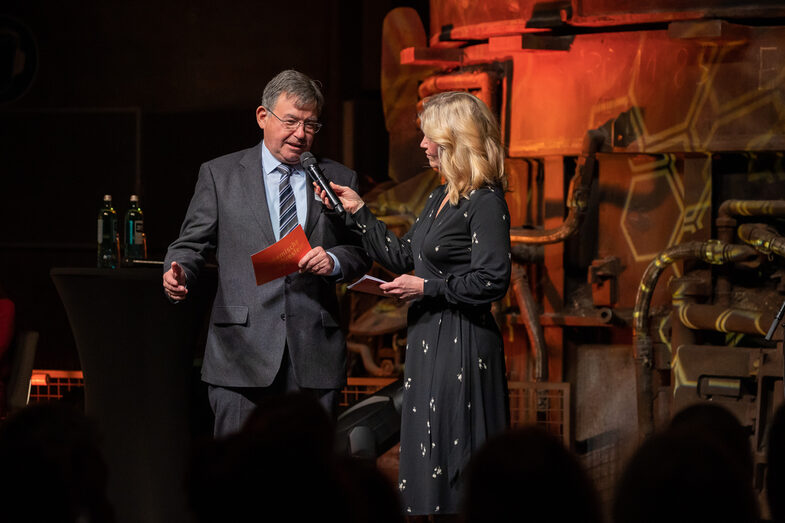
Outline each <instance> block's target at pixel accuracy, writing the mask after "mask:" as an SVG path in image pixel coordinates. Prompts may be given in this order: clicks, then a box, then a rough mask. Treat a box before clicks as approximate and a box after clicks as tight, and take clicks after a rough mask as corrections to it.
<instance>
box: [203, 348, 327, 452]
mask: <svg viewBox="0 0 785 523" xmlns="http://www.w3.org/2000/svg"><path fill="white" fill-rule="evenodd" d="M292 392H308V393H311V394H313V396H314V398H316V399H318V400H319V403H320V404H321V405H322V407H324V409H325V410H326V411H327V413H328V414H329V415H330V417H331V418H332V419H333V420H334V419H335V416H336V413H337V412H336V411H337V409H338V394H339V393H340V390H339V389H305V388H302V387H300V386H299V384H298V383H297V378H296V376H295V375H294V368H293V366H292V361H291V357H290V355H289V348H288V347H286V348H285V349H284V353H283V358H282V359H281V367H280V368H279V369H278V374H276V375H275V379H274V380H273V382H272V383H271V384H270V386H268V387H223V386H220V385H212V384H210V383H208V384H207V396H208V399H209V400H210V407H211V408H212V410H213V414H214V415H215V424H214V425H213V436H214V437H215V438H222V437H225V436H228V435H230V434H235V433H237V432H240V429H242V427H243V425H244V424H245V422H246V420H247V419H248V418H249V417H250V415H251V413H252V412H253V411H254V409H255V408H256V407H257V405H258V404H259V402H260V401H262V400H264V399H267V398H270V397H275V396H282V395H284V394H287V393H292Z"/></svg>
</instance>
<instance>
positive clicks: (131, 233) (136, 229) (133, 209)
mask: <svg viewBox="0 0 785 523" xmlns="http://www.w3.org/2000/svg"><path fill="white" fill-rule="evenodd" d="M123 238H124V243H123V252H124V253H125V256H124V258H123V263H124V264H125V265H133V261H134V260H146V259H147V237H146V236H145V234H144V215H143V214H142V209H141V208H140V207H139V197H138V196H137V195H135V194H132V195H131V202H130V204H129V205H128V211H126V213H125V218H124V220H123Z"/></svg>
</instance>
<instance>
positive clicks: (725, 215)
mask: <svg viewBox="0 0 785 523" xmlns="http://www.w3.org/2000/svg"><path fill="white" fill-rule="evenodd" d="M784 15H785V8H782V7H780V6H778V5H777V3H776V2H767V1H754V2H752V3H747V2H738V1H737V2H719V1H711V0H702V1H692V2H675V1H669V0H661V1H657V2H645V3H640V4H635V3H633V4H630V3H628V2H619V1H617V0H571V1H563V2H537V1H534V0H507V1H504V0H496V1H492V0H488V1H486V2H466V1H462V0H431V2H430V24H429V28H428V31H427V32H426V29H425V28H424V27H423V24H422V21H421V20H420V17H419V16H418V15H417V13H416V12H415V11H414V10H413V9H409V8H399V9H395V10H393V11H392V12H390V13H389V14H388V16H387V17H386V19H385V23H384V29H383V55H382V95H383V103H384V109H385V118H386V123H387V128H388V130H389V132H390V165H389V176H390V178H391V179H393V180H394V181H395V182H396V185H395V186H394V187H393V188H391V189H389V190H388V191H385V192H383V193H380V194H377V195H375V199H374V200H373V201H372V202H371V203H370V205H371V206H373V207H374V209H375V211H376V212H377V214H381V215H388V216H389V217H390V219H393V220H397V221H400V220H401V219H402V218H401V217H404V218H405V217H406V216H410V217H413V216H414V215H416V212H417V211H418V210H419V207H418V204H419V202H418V201H416V198H417V197H419V195H425V194H427V193H428V192H429V189H430V188H431V187H432V186H433V185H434V184H435V183H438V179H437V178H436V177H435V175H434V173H432V172H428V171H426V172H422V171H421V169H420V167H419V166H420V165H421V162H420V161H419V159H418V158H416V154H415V151H417V150H418V149H417V144H418V142H419V140H420V134H419V130H418V129H417V127H416V125H414V123H413V122H415V119H416V112H417V106H418V103H419V102H420V101H421V100H422V99H423V98H424V97H427V96H428V95H430V94H434V93H437V92H440V91H448V90H466V91H470V92H472V93H474V94H475V95H477V96H478V97H479V98H481V99H482V100H483V101H485V103H486V104H488V106H489V107H491V109H492V110H493V111H494V112H495V113H496V115H497V116H498V118H499V121H500V123H501V126H502V134H503V138H504V141H505V147H506V152H507V163H506V169H507V172H508V174H509V177H510V182H511V184H510V185H511V187H510V191H509V193H508V194H507V201H508V204H509V207H510V211H511V216H512V219H513V221H512V225H513V229H512V233H511V239H512V242H513V245H514V247H513V251H514V252H513V259H514V262H515V271H514V275H513V281H512V284H511V286H510V292H509V294H508V297H507V298H506V299H505V300H504V301H503V302H501V303H499V304H498V307H497V318H498V320H499V322H500V324H501V325H502V330H503V332H504V333H505V343H506V347H505V348H506V354H507V368H508V371H509V376H508V378H509V380H510V383H511V385H512V384H515V383H519V384H530V385H531V387H532V389H533V390H534V396H533V398H534V399H533V403H532V405H533V409H534V415H533V417H532V418H531V419H530V421H533V422H537V423H548V422H551V421H554V416H556V414H554V412H555V411H554V410H553V409H552V408H551V407H552V405H549V402H551V401H553V398H554V397H553V396H548V395H547V394H546V392H547V390H548V387H549V386H553V387H555V386H557V385H558V386H562V387H564V389H562V390H565V391H566V398H561V399H560V400H559V401H560V402H561V403H560V405H561V406H562V407H563V410H564V413H563V414H561V415H560V416H562V417H561V418H559V428H558V429H557V430H558V431H560V432H561V434H562V435H564V437H565V440H566V441H568V442H569V443H570V444H571V445H572V447H573V448H574V449H575V450H577V451H578V452H580V453H582V454H584V455H586V456H587V457H588V456H590V455H592V453H595V454H596V453H597V452H600V451H602V452H606V458H603V459H604V461H603V463H604V465H605V466H606V468H607V467H610V468H611V469H614V470H615V469H616V468H618V462H619V461H621V460H622V459H623V456H624V453H625V452H627V450H629V449H630V448H632V447H634V446H636V445H637V443H638V442H639V441H640V439H641V438H642V437H644V436H646V435H647V434H650V433H651V432H652V431H654V430H655V429H656V428H657V427H658V426H661V425H662V424H664V423H666V422H667V421H668V420H669V418H670V417H671V416H672V414H673V413H675V412H676V411H678V410H679V409H681V408H683V407H684V406H687V405H689V404H691V403H695V402H701V401H714V402H717V403H720V404H722V405H724V406H726V407H728V408H729V409H730V410H731V411H732V412H734V413H735V414H736V416H737V417H738V418H739V420H740V421H741V422H742V424H743V425H745V426H747V427H749V431H750V434H751V435H752V436H751V441H752V444H753V445H754V451H755V454H756V461H757V462H758V463H762V461H763V450H764V445H765V438H764V434H765V426H766V421H767V419H768V417H769V416H770V415H771V413H772V412H773V410H774V408H776V406H777V405H778V404H779V403H780V402H781V401H782V400H783V356H782V353H783V328H782V327H780V326H779V322H777V321H775V315H776V314H777V312H778V311H779V310H780V309H781V306H782V303H783V300H785V262H784V260H783V256H785V200H783V199H782V198H783V197H785V167H784V166H783V151H785V87H783V86H785V26H783V25H782V20H783V19H785V17H784ZM413 195H414V196H413ZM366 310H367V309H366ZM364 325H367V318H366V322H365V323H364ZM769 331H771V332H769ZM365 334H368V332H366V333H365ZM384 334H385V335H387V334H388V333H384ZM767 334H770V335H769V336H768V339H767V336H766V335H767ZM397 342H398V340H396V343H397ZM397 363H398V362H397V361H396V365H397ZM390 368H391V367H390ZM514 388H515V387H512V386H511V390H513V389H514ZM564 400H566V403H565V402H564ZM625 449H627V450H625ZM607 452H611V457H610V458H608V457H607ZM606 472H607V470H606ZM612 472H613V470H611V473H612Z"/></svg>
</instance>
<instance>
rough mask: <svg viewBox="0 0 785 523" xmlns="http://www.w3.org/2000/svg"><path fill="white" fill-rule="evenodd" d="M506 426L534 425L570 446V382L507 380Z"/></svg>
mask: <svg viewBox="0 0 785 523" xmlns="http://www.w3.org/2000/svg"><path fill="white" fill-rule="evenodd" d="M507 386H508V387H509V393H510V425H511V426H512V427H522V426H525V425H538V426H540V427H542V428H543V429H545V430H546V431H547V432H548V433H550V434H553V435H554V436H556V437H558V438H561V440H562V441H563V442H564V445H565V446H567V447H568V448H569V446H570V384H569V383H550V382H528V381H510V382H508V383H507Z"/></svg>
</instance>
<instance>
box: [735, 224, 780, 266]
mask: <svg viewBox="0 0 785 523" xmlns="http://www.w3.org/2000/svg"><path fill="white" fill-rule="evenodd" d="M738 234H739V238H740V239H741V240H742V241H743V242H745V243H748V244H750V245H752V246H753V247H754V248H755V250H757V251H758V252H762V253H763V254H776V255H778V256H781V257H783V258H785V236H781V235H780V234H779V233H778V232H777V231H776V230H774V229H772V228H771V227H769V226H768V225H764V224H762V223H745V224H744V225H740V226H739V230H738Z"/></svg>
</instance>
